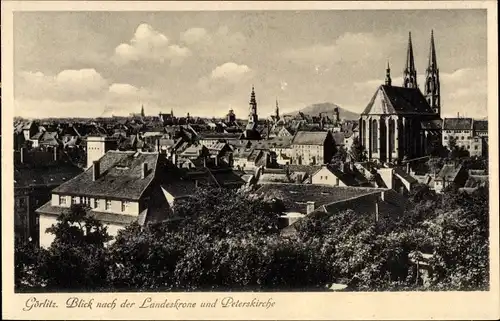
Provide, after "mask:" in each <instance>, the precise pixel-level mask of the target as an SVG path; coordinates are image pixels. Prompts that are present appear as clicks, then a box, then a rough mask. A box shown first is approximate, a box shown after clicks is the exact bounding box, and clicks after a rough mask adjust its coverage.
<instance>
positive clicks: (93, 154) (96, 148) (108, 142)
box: [87, 136, 118, 168]
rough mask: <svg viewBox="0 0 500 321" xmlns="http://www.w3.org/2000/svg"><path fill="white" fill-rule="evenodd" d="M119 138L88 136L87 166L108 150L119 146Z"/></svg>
mask: <svg viewBox="0 0 500 321" xmlns="http://www.w3.org/2000/svg"><path fill="white" fill-rule="evenodd" d="M117 143H118V142H117V140H116V139H114V138H111V137H107V136H89V137H87V168H89V167H90V166H92V164H93V163H94V161H97V160H99V159H100V158H101V157H103V156H104V154H106V153H107V152H108V151H110V150H113V149H116V148H117V147H118V144H117Z"/></svg>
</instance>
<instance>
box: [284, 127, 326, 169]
mask: <svg viewBox="0 0 500 321" xmlns="http://www.w3.org/2000/svg"><path fill="white" fill-rule="evenodd" d="M291 147H292V150H293V163H294V164H299V165H302V164H304V165H318V164H319V165H321V164H326V163H329V162H330V160H331V159H332V157H333V155H334V153H335V141H334V139H333V136H332V134H331V132H329V131H326V132H323V131H318V132H310V131H298V132H297V133H296V134H295V136H294V137H293V139H292V143H291Z"/></svg>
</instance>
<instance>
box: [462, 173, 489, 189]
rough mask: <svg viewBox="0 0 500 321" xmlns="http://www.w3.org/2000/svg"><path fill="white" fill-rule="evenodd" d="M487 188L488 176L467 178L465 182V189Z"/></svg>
mask: <svg viewBox="0 0 500 321" xmlns="http://www.w3.org/2000/svg"><path fill="white" fill-rule="evenodd" d="M486 186H488V175H475V176H469V178H468V179H467V182H465V185H464V187H465V188H478V187H486Z"/></svg>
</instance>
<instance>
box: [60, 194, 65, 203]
mask: <svg viewBox="0 0 500 321" xmlns="http://www.w3.org/2000/svg"><path fill="white" fill-rule="evenodd" d="M59 205H66V197H65V196H61V195H59Z"/></svg>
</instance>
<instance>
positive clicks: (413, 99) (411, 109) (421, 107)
mask: <svg viewBox="0 0 500 321" xmlns="http://www.w3.org/2000/svg"><path fill="white" fill-rule="evenodd" d="M361 114H362V115H394V114H435V113H434V111H433V110H432V108H431V107H430V106H429V104H428V103H427V101H426V100H425V97H424V95H422V92H421V91H420V89H418V88H404V87H396V86H388V85H381V86H380V87H379V88H378V89H377V90H376V91H375V94H374V95H373V97H372V99H371V100H370V102H369V103H368V105H367V106H366V108H365V110H364V111H363V112H362V113H361Z"/></svg>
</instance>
